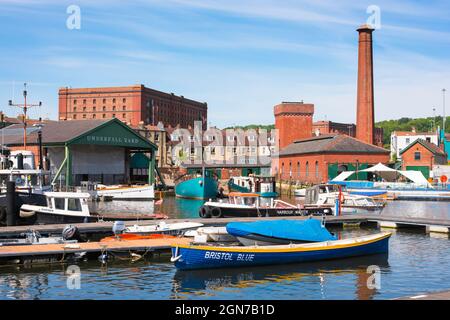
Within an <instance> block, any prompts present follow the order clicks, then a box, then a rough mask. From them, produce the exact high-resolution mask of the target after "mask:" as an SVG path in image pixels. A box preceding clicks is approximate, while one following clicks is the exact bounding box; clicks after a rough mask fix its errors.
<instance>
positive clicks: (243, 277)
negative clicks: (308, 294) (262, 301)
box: [172, 254, 389, 300]
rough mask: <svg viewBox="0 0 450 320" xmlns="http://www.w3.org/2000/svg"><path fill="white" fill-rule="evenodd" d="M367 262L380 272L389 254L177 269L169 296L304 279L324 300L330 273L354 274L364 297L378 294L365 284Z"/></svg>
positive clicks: (357, 295) (357, 290) (357, 293)
mask: <svg viewBox="0 0 450 320" xmlns="http://www.w3.org/2000/svg"><path fill="white" fill-rule="evenodd" d="M370 265H377V266H379V267H380V269H382V270H383V272H388V271H389V264H388V255H387V254H383V255H373V256H368V257H358V258H352V259H342V260H332V261H322V262H315V263H301V264H290V265H279V266H262V267H248V268H239V269H236V268H234V269H233V268H228V269H212V270H190V271H181V270H178V271H177V272H176V273H175V276H174V281H173V287H172V293H173V295H172V298H174V299H183V298H187V297H190V296H192V295H199V296H203V295H216V294H217V291H226V290H233V289H245V288H251V287H256V286H262V287H264V286H271V285H273V284H275V283H296V285H297V286H302V281H305V282H308V285H309V286H310V287H311V283H313V286H312V287H311V289H312V290H314V291H316V292H317V291H319V292H320V298H322V299H325V298H326V294H325V292H326V290H325V286H326V283H327V280H328V278H329V277H330V276H336V275H337V276H339V275H353V276H354V278H355V280H354V291H355V298H356V299H364V300H367V299H372V298H374V296H375V295H376V294H377V290H375V289H369V288H368V287H367V280H368V278H369V277H370V275H371V274H370V273H367V267H368V266H370ZM272 298H273V296H271V295H270V294H269V295H267V296H266V299H272ZM302 298H305V297H299V296H297V295H292V296H291V299H302ZM316 298H317V297H316Z"/></svg>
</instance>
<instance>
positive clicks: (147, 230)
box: [124, 221, 203, 235]
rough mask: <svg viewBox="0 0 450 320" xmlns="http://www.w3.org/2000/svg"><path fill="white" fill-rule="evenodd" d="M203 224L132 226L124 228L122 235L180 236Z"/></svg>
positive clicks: (181, 223)
mask: <svg viewBox="0 0 450 320" xmlns="http://www.w3.org/2000/svg"><path fill="white" fill-rule="evenodd" d="M202 226H203V223H197V222H179V223H166V222H164V221H162V222H160V223H158V224H154V225H149V226H140V225H137V224H136V225H134V226H130V227H126V228H125V230H124V233H133V234H141V235H142V234H144V235H148V234H154V233H159V234H171V235H180V234H183V233H185V232H186V231H188V230H193V229H197V228H199V227H202Z"/></svg>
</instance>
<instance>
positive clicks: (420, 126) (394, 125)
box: [375, 117, 450, 145]
mask: <svg viewBox="0 0 450 320" xmlns="http://www.w3.org/2000/svg"><path fill="white" fill-rule="evenodd" d="M449 120H450V119H449V117H447V118H446V122H445V127H446V132H448V130H449V129H450V121H449ZM375 126H376V127H379V128H383V144H384V145H390V142H391V141H390V139H391V133H392V132H393V131H411V130H412V129H413V127H414V128H416V131H417V132H435V130H436V128H437V127H438V126H440V127H442V117H436V118H433V117H428V118H416V119H412V118H400V119H398V120H385V121H380V122H377V123H376V124H375Z"/></svg>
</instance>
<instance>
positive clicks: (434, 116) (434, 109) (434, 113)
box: [433, 107, 436, 130]
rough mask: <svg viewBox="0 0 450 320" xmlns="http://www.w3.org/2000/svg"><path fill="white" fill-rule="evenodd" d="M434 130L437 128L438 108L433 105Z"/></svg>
mask: <svg viewBox="0 0 450 320" xmlns="http://www.w3.org/2000/svg"><path fill="white" fill-rule="evenodd" d="M433 130H436V108H435V107H433Z"/></svg>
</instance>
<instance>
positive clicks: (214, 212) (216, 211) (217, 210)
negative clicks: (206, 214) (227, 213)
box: [211, 207, 222, 218]
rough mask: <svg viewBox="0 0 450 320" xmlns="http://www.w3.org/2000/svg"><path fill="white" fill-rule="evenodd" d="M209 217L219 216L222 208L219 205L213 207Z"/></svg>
mask: <svg viewBox="0 0 450 320" xmlns="http://www.w3.org/2000/svg"><path fill="white" fill-rule="evenodd" d="M211 217H213V218H221V217H222V210H221V209H220V208H219V207H214V208H212V209H211Z"/></svg>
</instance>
